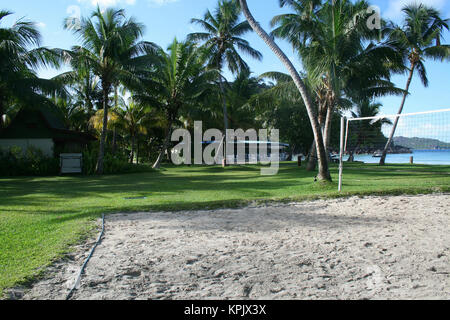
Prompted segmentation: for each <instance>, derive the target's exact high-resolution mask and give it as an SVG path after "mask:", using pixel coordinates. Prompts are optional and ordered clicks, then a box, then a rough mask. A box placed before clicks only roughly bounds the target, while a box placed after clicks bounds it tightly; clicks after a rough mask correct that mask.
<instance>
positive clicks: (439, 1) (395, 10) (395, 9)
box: [383, 0, 446, 22]
mask: <svg viewBox="0 0 450 320" xmlns="http://www.w3.org/2000/svg"><path fill="white" fill-rule="evenodd" d="M445 1H446V0H426V1H425V0H422V1H419V0H389V5H388V8H387V10H386V11H385V12H383V16H384V17H385V18H388V19H391V20H393V21H395V22H399V21H401V20H402V19H403V12H402V9H403V7H404V6H405V5H408V4H412V3H421V2H422V3H423V4H425V5H427V6H430V7H433V8H436V9H438V10H442V9H443V8H444V6H445Z"/></svg>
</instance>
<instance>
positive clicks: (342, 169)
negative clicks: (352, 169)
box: [339, 117, 345, 192]
mask: <svg viewBox="0 0 450 320" xmlns="http://www.w3.org/2000/svg"><path fill="white" fill-rule="evenodd" d="M344 139H345V117H342V118H341V153H340V155H339V192H341V191H342V173H343V171H344Z"/></svg>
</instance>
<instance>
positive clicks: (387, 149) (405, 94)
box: [380, 64, 416, 166]
mask: <svg viewBox="0 0 450 320" xmlns="http://www.w3.org/2000/svg"><path fill="white" fill-rule="evenodd" d="M415 67H416V66H415V64H412V65H411V70H410V72H409V77H408V81H407V82H406V89H405V93H404V94H403V99H402V104H401V105H400V109H399V110H398V113H397V114H398V115H401V114H402V112H403V107H404V106H405V102H406V97H407V96H408V94H409V87H410V85H411V81H412V78H413V75H414V69H415ZM399 120H400V118H398V117H397V118H396V119H395V122H394V126H393V127H392V131H391V135H390V136H389V139H388V142H387V144H386V147H384V150H383V154H382V156H381V159H380V166H384V165H385V164H386V156H387V153H388V151H389V148H390V147H391V144H392V141H393V140H394V135H395V131H396V130H397V126H398V121H399Z"/></svg>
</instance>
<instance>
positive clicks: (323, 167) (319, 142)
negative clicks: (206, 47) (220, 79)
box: [240, 0, 331, 181]
mask: <svg viewBox="0 0 450 320" xmlns="http://www.w3.org/2000/svg"><path fill="white" fill-rule="evenodd" d="M240 4H241V8H242V12H243V13H244V15H245V17H246V18H247V21H248V23H249V24H250V26H251V27H252V29H253V30H254V31H255V33H256V34H257V35H258V36H259V37H260V38H261V39H263V41H264V42H265V43H266V44H267V45H268V46H269V48H270V49H271V50H272V51H273V52H274V53H275V55H276V56H277V57H278V58H279V59H280V61H281V62H282V63H283V64H284V65H285V67H286V68H287V70H288V71H289V73H290V75H291V76H292V79H293V81H294V83H295V85H296V86H297V88H298V90H299V91H300V94H301V95H302V98H303V101H304V102H305V106H306V110H307V112H308V116H309V119H310V121H311V126H312V129H313V132H314V139H315V141H316V147H317V154H318V160H319V174H318V176H317V179H318V180H327V181H331V175H330V171H329V167H328V159H327V157H326V152H325V147H324V145H323V137H322V132H321V130H320V125H319V122H318V120H317V115H316V114H315V112H314V109H313V104H312V101H311V98H310V97H309V94H308V92H307V90H306V86H305V84H304V83H303V81H302V79H301V78H300V75H299V74H298V72H297V70H296V69H295V67H294V65H293V64H292V62H291V61H290V60H289V58H288V57H287V56H286V54H285V53H284V52H283V51H282V50H281V49H280V47H278V45H277V44H276V43H275V42H274V41H273V39H272V38H271V37H270V36H269V35H268V34H267V32H266V31H264V29H263V28H261V26H260V25H259V23H258V22H257V21H256V20H255V18H254V17H253V16H252V14H251V12H250V10H249V9H248V5H247V1H246V0H240Z"/></svg>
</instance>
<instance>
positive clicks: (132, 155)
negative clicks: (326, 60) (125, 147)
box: [130, 134, 136, 163]
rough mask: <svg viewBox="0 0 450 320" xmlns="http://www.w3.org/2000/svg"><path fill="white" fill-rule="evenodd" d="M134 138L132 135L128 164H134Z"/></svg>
mask: <svg viewBox="0 0 450 320" xmlns="http://www.w3.org/2000/svg"><path fill="white" fill-rule="evenodd" d="M135 149H136V137H135V135H134V134H133V135H132V136H131V154H130V163H134V154H135V152H136V150H135Z"/></svg>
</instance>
